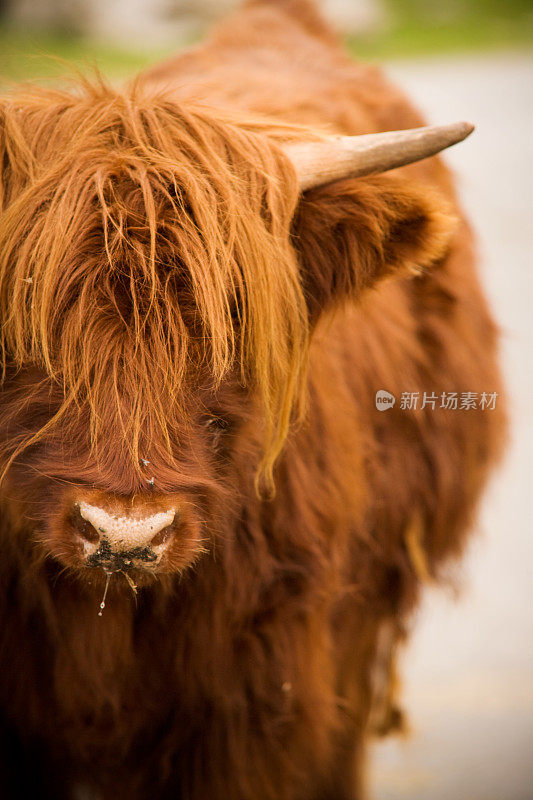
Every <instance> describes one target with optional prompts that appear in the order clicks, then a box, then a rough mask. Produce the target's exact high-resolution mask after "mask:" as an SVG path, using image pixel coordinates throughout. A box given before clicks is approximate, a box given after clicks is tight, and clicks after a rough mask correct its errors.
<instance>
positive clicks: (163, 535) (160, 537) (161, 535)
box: [150, 511, 178, 547]
mask: <svg viewBox="0 0 533 800" xmlns="http://www.w3.org/2000/svg"><path fill="white" fill-rule="evenodd" d="M177 519H178V512H177V511H176V514H175V516H174V519H173V520H172V521H171V522H170V523H169V524H168V525H165V527H164V528H161V530H160V531H158V533H156V535H155V536H154V538H153V539H152V541H151V542H150V545H151V546H152V547H159V545H161V544H164V543H165V542H166V540H167V539H168V537H169V536H170V535H171V533H172V529H173V527H174V525H175V523H176V520H177Z"/></svg>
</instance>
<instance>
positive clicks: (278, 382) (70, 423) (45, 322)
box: [0, 87, 449, 579]
mask: <svg viewBox="0 0 533 800" xmlns="http://www.w3.org/2000/svg"><path fill="white" fill-rule="evenodd" d="M0 111H1V112H2V117H3V120H4V125H3V133H2V135H1V136H0V144H1V146H2V148H3V164H4V171H3V174H2V185H1V187H0V188H1V190H2V191H1V200H2V203H3V212H2V215H1V217H0V315H1V317H2V326H1V328H0V348H1V352H2V353H3V354H4V364H5V367H6V370H5V377H4V380H3V383H2V388H1V394H0V406H1V410H2V421H1V426H0V457H1V461H2V469H3V470H4V471H5V469H6V467H7V466H8V465H9V464H11V465H10V466H9V469H8V470H7V472H5V475H4V478H5V480H4V483H3V488H2V500H1V502H2V504H3V505H4V506H5V508H6V509H8V513H9V518H10V525H11V527H12V528H13V529H15V528H17V529H21V530H22V529H23V530H24V531H25V532H26V534H27V535H28V536H29V538H28V541H29V542H30V543H31V546H35V548H36V552H38V553H39V554H40V556H41V557H42V558H43V559H45V560H46V559H49V558H51V559H53V560H54V561H56V562H60V563H61V564H62V565H63V566H65V567H67V568H70V569H72V570H75V571H77V574H80V575H85V574H90V573H91V571H92V572H93V573H94V572H95V571H97V572H98V573H99V574H100V573H101V574H102V575H105V573H106V572H114V571H122V572H124V573H125V574H129V573H130V572H131V573H135V574H137V573H138V574H139V575H144V576H148V577H147V579H148V578H149V576H153V575H154V574H162V573H168V572H180V571H183V570H184V569H186V568H187V567H188V566H190V565H191V564H193V563H194V562H195V561H196V560H197V559H198V558H199V557H200V556H201V554H202V553H204V552H205V551H208V552H209V551H212V549H213V547H215V546H216V544H217V542H218V545H219V546H225V545H226V544H227V537H228V531H230V530H232V528H231V526H230V525H228V515H230V516H231V515H235V514H238V513H239V509H240V508H241V507H242V504H243V498H248V499H250V498H251V497H253V496H254V493H259V492H260V491H261V490H262V491H263V492H264V491H269V489H270V488H271V487H272V474H273V473H272V470H273V464H274V462H275V459H276V458H277V456H278V455H279V454H280V451H281V449H282V446H283V443H284V441H285V439H286V436H287V432H288V429H289V425H290V423H291V420H292V419H294V417H295V416H297V414H298V410H299V409H300V410H301V409H302V408H303V407H304V401H305V392H304V387H305V370H306V358H307V353H308V348H309V343H310V335H311V332H312V330H313V328H314V326H315V324H316V322H317V319H318V317H319V316H320V314H322V313H323V312H324V310H325V309H328V308H329V309H330V308H332V307H333V306H335V305H339V304H340V303H341V302H342V301H344V300H346V299H347V298H351V299H352V300H353V299H355V300H356V299H357V298H358V296H359V294H360V293H361V292H362V291H363V290H366V289H368V288H370V287H372V286H373V285H374V284H375V283H376V281H378V280H379V279H381V278H382V277H385V276H386V275H389V274H391V273H392V272H394V271H396V270H401V269H404V270H405V271H407V269H408V268H414V269H417V268H419V267H423V266H425V265H427V264H430V263H431V262H432V261H434V260H435V259H436V258H437V257H439V256H440V255H441V254H442V252H443V249H444V246H445V243H446V240H447V232H448V227H449V221H448V219H447V217H446V216H445V215H444V214H442V212H441V211H440V209H439V201H438V200H435V198H431V197H428V196H427V192H426V191H421V190H420V189H416V188H414V187H412V186H411V185H410V184H409V183H407V182H405V181H398V180H394V179H390V178H388V177H377V178H365V179H363V180H361V181H354V180H352V181H341V182H338V183H336V184H332V185H330V186H326V187H323V188H315V189H313V190H312V191H310V192H308V193H307V194H305V195H304V196H303V197H300V195H299V187H298V180H297V174H296V170H295V168H294V165H293V164H292V163H291V161H290V160H289V158H288V157H287V155H286V153H285V152H284V151H283V150H282V149H281V148H280V147H279V146H278V145H277V144H276V141H278V142H279V140H280V137H281V138H283V136H288V135H290V132H288V129H285V128H281V129H278V128H276V127H275V126H269V125H267V124H266V123H265V125H263V126H262V125H261V124H259V123H257V122H255V123H253V124H250V125H248V126H246V125H239V124H236V123H234V122H228V121H225V120H224V121H223V120H220V119H218V118H217V117H216V116H212V115H210V114H208V113H207V112H199V111H198V110H194V109H193V110H187V109H183V108H180V107H178V106H176V105H175V104H173V103H171V102H167V101H165V100H162V99H159V100H154V99H153V98H149V97H148V98H145V97H143V96H142V95H141V94H140V95H138V96H136V95H135V94H134V95H133V96H131V97H130V96H123V95H120V94H117V93H116V92H114V91H112V90H108V89H102V88H101V87H99V88H98V89H91V88H89V89H87V90H86V94H85V95H83V94H80V95H72V96H69V95H65V94H57V95H55V94H54V95H50V94H47V93H44V94H40V93H37V94H35V95H32V96H30V97H25V98H23V99H22V100H20V102H19V104H18V105H17V102H16V101H14V102H12V103H10V104H8V105H6V106H5V107H4V108H3V109H0ZM292 135H294V132H293V134H292Z"/></svg>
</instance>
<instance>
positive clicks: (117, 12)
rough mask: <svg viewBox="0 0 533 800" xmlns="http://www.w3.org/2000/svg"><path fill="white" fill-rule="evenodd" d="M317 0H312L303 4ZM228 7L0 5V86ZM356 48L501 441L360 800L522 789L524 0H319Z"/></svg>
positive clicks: (531, 137)
mask: <svg viewBox="0 0 533 800" xmlns="http://www.w3.org/2000/svg"><path fill="white" fill-rule="evenodd" d="M319 2H320V0H319ZM236 4H237V2H236V0H0V85H4V86H6V85H8V84H9V83H10V82H11V81H13V80H15V81H17V80H23V79H32V80H52V81H53V80H57V78H58V77H59V76H61V75H62V74H64V72H65V64H64V62H63V61H62V60H63V59H65V60H67V61H68V62H69V63H74V64H76V65H78V66H81V67H82V68H83V67H88V68H90V67H92V66H93V65H95V64H97V65H98V66H99V67H100V69H101V70H102V71H103V72H104V73H106V74H107V75H109V76H110V77H111V78H113V79H119V78H121V77H123V76H126V75H128V74H131V73H132V72H133V71H134V70H135V69H138V68H140V67H143V66H145V65H147V64H149V63H151V62H153V61H155V60H157V59H158V58H160V57H162V56H165V55H168V54H169V53H171V52H172V51H175V50H176V49H177V48H181V47H184V46H186V45H187V44H190V43H192V42H194V41H196V40H197V39H198V38H199V37H200V36H201V35H202V32H203V31H204V30H205V29H206V28H207V27H208V26H209V24H211V23H212V22H213V21H215V20H216V19H217V18H219V17H221V16H223V15H224V14H225V13H227V12H228V10H230V9H231V8H233V7H234V6H235V5H236ZM321 6H322V7H323V9H324V11H325V13H326V14H327V15H328V17H329V18H330V19H331V20H332V21H333V22H334V23H335V24H336V25H337V27H338V29H339V30H341V31H342V32H343V33H344V34H345V37H346V42H347V45H348V47H349V48H350V50H351V52H353V54H354V55H357V56H358V57H361V58H363V59H365V60H370V61H379V62H381V63H383V65H384V68H385V69H386V71H387V72H388V73H389V74H390V76H391V77H392V78H393V79H395V80H396V81H397V82H398V83H400V84H401V85H402V86H403V88H404V89H405V90H406V92H407V93H408V94H410V96H411V97H412V98H413V99H414V100H415V101H416V102H417V103H418V105H419V106H420V107H421V108H422V109H423V110H424V111H425V113H426V115H427V118H428V120H430V121H431V122H434V123H439V122H450V121H452V120H455V119H470V120H472V121H473V122H474V123H475V124H476V126H477V130H476V132H475V134H474V135H473V136H471V137H470V138H469V139H468V140H467V141H466V142H465V143H463V144H462V145H460V146H459V147H457V148H452V150H450V151H449V152H448V154H447V156H446V159H447V161H448V163H449V164H450V165H451V166H452V168H453V169H454V170H455V171H456V174H457V178H458V182H459V189H460V193H461V195H462V199H463V202H464V205H465V207H466V208H467V210H468V212H469V214H470V217H471V219H472V221H473V224H474V226H475V228H476V230H477V233H478V239H479V249H480V253H481V267H480V268H481V273H482V280H483V282H484V285H485V286H486V289H487V292H488V295H489V298H490V300H491V302H492V306H493V309H494V312H495V314H496V317H497V319H498V321H499V323H500V326H501V329H502V361H503V365H504V369H505V373H506V377H507V383H508V389H509V395H510V398H509V403H510V412H511V417H512V429H511V442H510V448H509V451H508V454H507V457H506V460H505V463H504V464H503V466H502V468H501V469H500V470H499V471H498V473H497V474H496V475H495V476H494V478H493V481H492V484H491V486H490V487H489V489H488V491H487V493H486V496H485V501H484V503H483V506H482V509H481V515H480V518H479V524H478V531H477V535H476V536H475V537H474V539H473V543H472V545H471V547H470V550H469V553H468V556H467V558H466V560H465V561H464V562H463V563H462V564H461V565H460V567H459V570H460V571H459V572H458V573H457V574H456V577H455V580H454V584H453V588H452V587H450V588H449V589H448V590H442V589H439V590H436V589H428V590H427V592H426V597H425V602H424V604H423V606H422V608H421V610H420V612H419V614H418V615H417V619H416V620H414V634H413V637H412V639H411V642H410V645H409V646H408V648H407V649H406V651H405V653H404V657H403V678H404V692H403V694H404V705H405V707H406V709H407V711H408V713H409V717H410V721H411V735H410V737H409V738H407V739H405V740H398V739H389V740H385V741H384V742H382V743H378V744H376V745H375V747H374V748H373V752H372V761H371V770H370V782H371V787H372V791H373V796H374V797H375V798H376V800H533V534H532V533H531V532H530V527H531V522H530V520H531V519H532V518H533V513H532V511H531V507H530V506H529V502H528V498H529V497H530V496H531V488H530V485H529V483H530V476H531V475H532V474H533V468H532V454H533V425H532V419H533V370H532V362H533V357H532V353H533V315H532V312H531V308H532V299H533V293H532V292H531V288H532V277H531V271H532V269H533V264H532V255H533V193H532V191H531V183H532V179H533V0H446V2H437V0H322V2H321Z"/></svg>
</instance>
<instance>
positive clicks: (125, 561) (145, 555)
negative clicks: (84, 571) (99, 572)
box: [86, 539, 158, 572]
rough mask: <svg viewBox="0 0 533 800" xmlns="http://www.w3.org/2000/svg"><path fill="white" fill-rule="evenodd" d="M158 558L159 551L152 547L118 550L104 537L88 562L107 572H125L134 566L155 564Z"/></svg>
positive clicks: (89, 564) (89, 565)
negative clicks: (155, 551) (113, 548)
mask: <svg viewBox="0 0 533 800" xmlns="http://www.w3.org/2000/svg"><path fill="white" fill-rule="evenodd" d="M157 559H158V556H157V553H154V551H153V550H152V548H151V547H148V546H147V547H135V548H133V549H132V550H120V551H119V552H117V551H115V550H112V549H111V546H110V544H109V542H108V541H107V540H106V539H103V540H102V542H101V544H100V546H99V547H98V550H96V551H95V552H94V553H92V555H90V556H89V557H88V559H87V561H86V564H87V566H88V567H100V568H103V569H105V570H106V571H107V572H125V571H127V570H129V569H133V568H134V567H142V565H143V564H153V563H154V562H155V561H157Z"/></svg>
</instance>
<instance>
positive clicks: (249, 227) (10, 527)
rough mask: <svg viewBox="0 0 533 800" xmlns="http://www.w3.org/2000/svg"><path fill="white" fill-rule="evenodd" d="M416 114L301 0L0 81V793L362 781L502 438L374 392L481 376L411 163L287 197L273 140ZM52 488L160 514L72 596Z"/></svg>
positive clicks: (225, 790) (187, 793)
mask: <svg viewBox="0 0 533 800" xmlns="http://www.w3.org/2000/svg"><path fill="white" fill-rule="evenodd" d="M421 122H422V120H421V118H420V117H419V116H418V114H417V113H416V111H414V110H413V108H412V106H411V105H410V104H409V103H408V101H407V100H406V99H405V98H404V97H403V95H402V94H401V93H400V92H398V91H397V90H396V89H394V88H393V87H391V86H390V85H389V84H388V83H387V82H386V81H385V80H384V79H383V77H382V76H381V74H380V73H379V71H377V70H375V69H373V68H372V69H371V68H368V67H364V66H361V65H357V64H354V63H353V62H351V61H350V60H349V59H348V58H347V57H346V56H345V55H344V53H343V52H342V50H341V48H340V47H339V45H338V44H337V43H336V40H335V37H334V35H333V34H332V33H331V31H330V30H329V29H328V28H327V26H326V25H325V24H324V23H323V22H322V20H321V19H320V18H319V15H318V13H317V12H316V11H315V8H314V6H313V5H312V4H311V2H308V0H278V2H275V1H274V0H272V2H267V0H265V1H264V2H261V1H260V0H257V2H250V3H248V4H247V6H246V8H244V9H241V10H240V11H239V13H238V15H237V16H236V17H235V18H234V19H231V20H228V22H227V23H226V24H225V25H223V26H222V27H221V28H219V30H218V31H216V32H215V34H214V36H213V38H212V39H211V40H210V41H208V42H207V44H205V45H203V46H202V47H200V48H198V49H196V50H194V51H191V52H190V53H186V54H184V55H181V56H179V57H178V58H176V59H174V60H173V61H171V62H168V63H166V64H164V65H162V66H160V67H157V68H155V69H153V70H152V71H151V72H149V73H147V74H145V75H143V76H141V77H140V78H138V79H137V80H136V81H135V82H134V83H132V84H131V85H130V86H127V87H125V88H124V89H121V90H115V89H111V88H110V87H108V86H107V85H105V84H104V83H102V82H94V83H82V84H81V85H79V86H78V87H77V90H76V91H74V92H71V93H67V92H47V91H43V90H31V91H25V92H20V93H16V94H14V95H13V96H11V97H9V98H6V99H5V100H3V101H2V102H1V107H0V125H1V134H0V148H1V151H2V177H1V185H0V190H1V195H0V198H1V202H2V216H1V218H0V314H1V317H2V328H1V333H0V341H1V343H2V354H3V359H2V360H3V366H4V378H3V383H2V387H1V394H0V403H1V408H2V415H1V421H0V452H1V454H2V468H3V473H4V479H3V483H2V488H1V501H0V502H1V506H0V508H1V527H2V537H1V540H0V585H1V590H0V618H1V624H0V667H1V674H2V681H1V682H0V706H1V709H2V716H1V726H2V727H1V734H0V736H1V740H2V743H3V745H4V746H3V748H2V759H3V762H2V767H3V776H2V777H3V783H2V785H3V787H4V789H3V792H4V794H3V795H2V796H4V797H6V798H18V797H26V796H35V797H39V798H54V800H61V798H70V797H72V796H73V794H72V793H73V791H74V787H76V786H77V785H86V786H88V787H90V788H92V789H93V790H94V791H95V792H96V794H97V796H98V797H99V798H103V799H104V800H106V799H107V798H117V797H119V798H128V800H130V799H131V800H141V799H144V798H148V797H150V798H153V800H164V798H176V800H177V798H182V799H183V800H185V799H186V800H206V798H210V800H216V798H222V797H223V798H231V800H318V799H319V798H320V800H356V798H360V797H361V796H362V791H363V788H362V787H363V777H364V769H363V758H364V747H365V742H366V740H367V739H368V737H369V736H370V735H371V733H372V731H373V730H378V731H380V732H385V731H386V730H387V729H388V728H389V727H391V726H394V725H397V724H398V723H399V721H400V712H399V711H398V710H397V709H396V707H395V699H394V697H393V694H394V692H393V682H394V680H393V679H394V657H395V651H396V648H397V644H398V642H399V641H400V640H401V639H402V638H403V636H404V635H405V629H406V623H407V620H408V615H409V612H410V611H411V610H412V609H413V607H414V605H415V604H416V601H417V598H418V596H419V591H420V586H421V584H422V583H423V581H424V580H426V579H427V578H428V577H429V576H431V577H432V578H437V577H438V575H439V572H440V571H441V565H443V564H445V563H446V561H447V560H449V559H450V557H455V556H458V555H459V554H460V553H461V550H462V548H463V544H464V541H465V537H466V534H467V532H468V530H469V529H470V527H471V525H472V520H473V514H474V511H475V508H476V503H477V501H478V498H479V495H480V492H481V489H482V487H483V485H484V483H485V480H486V475H487V471H488V469H489V467H490V466H491V464H492V463H493V462H494V461H495V459H496V457H497V455H498V453H499V450H500V449H501V439H502V430H503V417H502V411H501V399H500V400H499V402H498V405H497V407H496V409H495V410H492V411H489V410H485V411H482V410H479V409H478V410H470V411H464V410H463V411H459V410H457V411H452V410H446V409H440V408H436V409H435V410H434V411H432V410H428V409H425V410H413V411H409V410H402V409H401V408H400V404H399V402H397V403H396V406H395V407H394V408H393V409H391V410H389V411H387V412H385V413H381V412H379V411H377V410H376V407H375V402H374V397H375V393H376V391H378V390H379V389H386V390H388V391H390V392H392V393H394V394H395V395H396V397H397V398H399V396H400V395H401V393H402V392H403V391H408V392H415V391H419V392H421V393H423V392H424V391H426V392H435V393H436V394H437V395H440V394H441V393H442V392H452V391H456V392H463V391H472V392H479V393H481V392H483V391H487V392H500V391H501V389H500V379H499V374H498V369H497V365H496V361H495V339H496V332H495V327H494V324H493V322H492V320H491V318H490V315H489V313H488V312H487V309H486V306H485V302H484V300H483V297H482V295H481V293H480V290H479V287H478V283H477V279H476V275H475V268H474V254H473V250H472V237H471V234H470V232H469V229H468V226H467V224H466V222H465V221H464V219H463V218H462V215H461V213H460V210H459V209H458V207H457V204H456V200H455V196H454V192H453V188H452V184H451V181H450V177H449V175H448V173H447V171H446V169H445V167H444V166H443V165H442V163H441V161H440V160H439V159H436V158H433V159H429V160H426V161H424V162H422V163H419V164H417V165H413V166H410V167H406V168H403V169H401V170H398V171H397V172H396V174H394V175H392V174H391V175H384V176H378V177H368V178H364V179H358V180H345V181H341V182H338V183H336V184H333V185H330V186H326V187H323V188H320V189H316V190H313V191H310V192H308V193H306V194H305V195H304V196H303V197H299V196H298V191H297V184H296V175H295V172H294V169H293V167H292V165H291V164H290V163H289V162H288V160H287V158H286V157H285V156H284V155H283V153H282V151H281V149H280V147H279V144H280V143H281V142H284V141H287V140H291V139H299V138H303V137H311V136H314V135H316V131H317V130H318V129H322V130H324V129H330V130H334V131H338V132H343V133H347V134H358V133H368V132H373V131H381V130H390V129H397V128H408V127H414V126H417V125H419V124H421ZM385 278H387V280H384V279H385ZM274 486H275V492H274ZM80 498H81V499H84V500H85V501H87V502H97V501H100V500H102V498H103V500H102V502H104V501H105V499H106V498H121V502H128V503H130V502H131V505H132V506H134V505H135V507H137V508H139V507H141V508H145V509H147V510H148V511H149V510H150V509H152V508H161V507H165V508H166V507H170V506H171V505H172V506H177V505H179V508H180V512H181V513H180V517H179V524H178V525H177V526H176V528H175V530H173V538H172V541H171V543H170V545H169V547H168V551H167V553H166V555H165V558H164V560H163V561H162V562H161V565H160V567H159V568H158V569H157V570H153V571H151V572H150V571H148V570H134V571H133V572H132V574H131V576H129V577H130V580H129V581H127V580H126V579H125V577H124V576H122V575H120V574H117V575H114V576H113V578H112V580H111V583H110V588H109V593H108V596H107V606H106V609H105V612H104V614H103V616H102V617H101V618H100V617H98V615H97V611H98V605H99V603H100V600H101V597H102V591H103V586H104V579H105V575H104V573H103V571H102V570H99V569H90V568H88V567H87V566H86V564H85V563H84V561H83V559H82V557H81V554H80V544H79V538H78V537H77V536H76V527H75V521H74V520H73V508H74V504H75V503H76V502H78V501H79V500H80ZM132 581H133V582H134V583H135V584H137V586H138V587H139V588H138V593H137V596H136V597H134V596H133V594H132V592H131V588H130V584H131V582H132Z"/></svg>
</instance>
